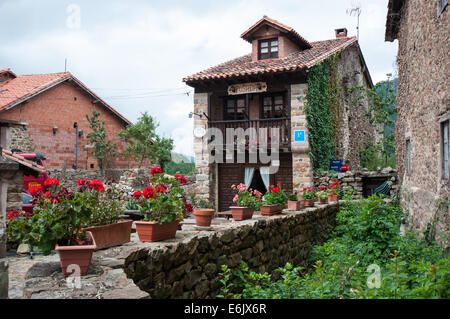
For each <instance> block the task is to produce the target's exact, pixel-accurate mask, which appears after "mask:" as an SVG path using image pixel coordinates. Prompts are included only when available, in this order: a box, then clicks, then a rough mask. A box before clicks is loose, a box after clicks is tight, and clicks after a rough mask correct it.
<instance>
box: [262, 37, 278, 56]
mask: <svg viewBox="0 0 450 319" xmlns="http://www.w3.org/2000/svg"><path fill="white" fill-rule="evenodd" d="M275 58H278V39H270V40H261V41H259V59H260V60H264V59H275Z"/></svg>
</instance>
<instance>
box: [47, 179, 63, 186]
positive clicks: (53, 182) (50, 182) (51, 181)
mask: <svg viewBox="0 0 450 319" xmlns="http://www.w3.org/2000/svg"><path fill="white" fill-rule="evenodd" d="M51 185H56V186H58V185H59V181H58V180H57V179H56V178H47V179H46V180H45V182H44V186H51Z"/></svg>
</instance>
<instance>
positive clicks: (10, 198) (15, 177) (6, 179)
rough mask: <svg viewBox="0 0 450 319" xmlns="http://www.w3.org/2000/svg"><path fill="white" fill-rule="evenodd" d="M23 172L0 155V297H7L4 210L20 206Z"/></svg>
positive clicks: (15, 164)
mask: <svg viewBox="0 0 450 319" xmlns="http://www.w3.org/2000/svg"><path fill="white" fill-rule="evenodd" d="M22 183H23V173H22V171H21V170H19V164H17V163H15V162H12V161H10V160H7V159H5V158H4V157H2V156H0V299H4V298H7V297H8V262H7V261H6V260H5V257H6V240H7V238H6V233H5V220H6V212H8V211H9V210H19V209H21V207H22Z"/></svg>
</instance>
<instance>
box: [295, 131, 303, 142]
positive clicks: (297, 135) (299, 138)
mask: <svg viewBox="0 0 450 319" xmlns="http://www.w3.org/2000/svg"><path fill="white" fill-rule="evenodd" d="M294 142H305V130H299V131H294Z"/></svg>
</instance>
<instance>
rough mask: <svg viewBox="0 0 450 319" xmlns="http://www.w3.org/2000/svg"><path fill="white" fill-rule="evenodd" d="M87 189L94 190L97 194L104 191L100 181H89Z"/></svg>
mask: <svg viewBox="0 0 450 319" xmlns="http://www.w3.org/2000/svg"><path fill="white" fill-rule="evenodd" d="M88 188H89V189H95V190H96V191H97V192H104V191H105V187H104V186H103V183H102V181H100V180H91V181H90V182H89V186H88Z"/></svg>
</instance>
